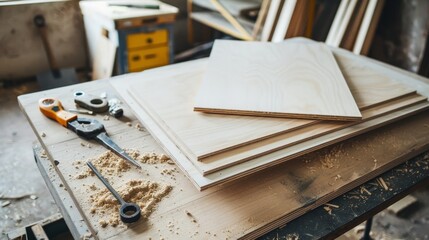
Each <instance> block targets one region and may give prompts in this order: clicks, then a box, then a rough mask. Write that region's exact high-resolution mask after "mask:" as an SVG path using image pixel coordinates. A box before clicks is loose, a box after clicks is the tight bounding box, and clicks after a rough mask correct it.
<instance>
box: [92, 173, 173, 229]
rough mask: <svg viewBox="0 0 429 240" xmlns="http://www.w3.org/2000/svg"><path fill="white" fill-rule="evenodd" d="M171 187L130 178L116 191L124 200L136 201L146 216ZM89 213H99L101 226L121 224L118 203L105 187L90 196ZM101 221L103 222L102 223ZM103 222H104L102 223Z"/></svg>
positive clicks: (144, 216) (146, 216) (143, 215)
mask: <svg viewBox="0 0 429 240" xmlns="http://www.w3.org/2000/svg"><path fill="white" fill-rule="evenodd" d="M171 189H172V187H171V186H169V185H166V184H161V183H157V182H152V181H144V180H130V181H128V182H127V183H125V184H124V185H122V186H121V187H120V188H116V191H117V192H118V193H119V194H120V195H121V196H122V198H123V199H124V200H125V201H126V202H131V203H136V204H137V205H139V206H140V208H141V214H142V217H143V218H148V217H149V216H150V214H151V213H152V212H153V211H154V210H155V207H156V205H157V203H159V202H160V201H161V200H162V198H163V197H165V196H166V195H168V193H169V192H170V191H171ZM90 202H91V205H92V207H91V210H90V211H91V213H92V214H98V215H100V217H101V219H100V221H99V223H100V226H101V227H103V226H104V227H106V226H108V225H110V226H113V227H115V226H117V225H119V224H121V222H120V218H119V213H118V210H119V207H120V205H119V203H118V201H117V200H116V199H115V197H113V195H112V193H111V192H109V190H107V189H102V190H100V191H96V192H95V193H94V194H93V195H91V196H90ZM102 223H103V224H102ZM104 223H105V224H104Z"/></svg>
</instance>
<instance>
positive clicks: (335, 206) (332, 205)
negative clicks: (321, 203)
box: [325, 203, 340, 208]
mask: <svg viewBox="0 0 429 240" xmlns="http://www.w3.org/2000/svg"><path fill="white" fill-rule="evenodd" d="M325 206H328V207H333V208H340V206H338V205H335V204H332V203H325Z"/></svg>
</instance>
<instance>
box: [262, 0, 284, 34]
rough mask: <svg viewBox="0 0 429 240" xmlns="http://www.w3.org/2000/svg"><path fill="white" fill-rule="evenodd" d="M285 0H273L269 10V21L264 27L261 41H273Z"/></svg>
mask: <svg viewBox="0 0 429 240" xmlns="http://www.w3.org/2000/svg"><path fill="white" fill-rule="evenodd" d="M283 3H284V0H272V1H271V3H270V8H269V9H268V13H267V19H266V21H265V23H264V27H263V29H262V33H261V41H263V42H267V41H271V37H272V34H273V32H274V29H275V26H276V24H277V18H278V16H279V14H280V10H281V7H282V6H283Z"/></svg>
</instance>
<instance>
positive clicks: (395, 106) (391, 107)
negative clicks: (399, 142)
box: [202, 94, 426, 176]
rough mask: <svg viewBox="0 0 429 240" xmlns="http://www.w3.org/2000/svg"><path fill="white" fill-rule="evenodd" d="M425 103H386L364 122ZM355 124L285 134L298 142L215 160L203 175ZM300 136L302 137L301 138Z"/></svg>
mask: <svg viewBox="0 0 429 240" xmlns="http://www.w3.org/2000/svg"><path fill="white" fill-rule="evenodd" d="M424 101H426V98H425V97H423V96H420V95H417V94H416V95H415V96H409V97H404V99H401V100H398V102H397V103H392V104H387V103H386V104H385V105H386V106H381V107H377V108H379V109H377V108H376V109H372V110H367V111H368V113H367V112H364V115H365V120H364V121H369V120H371V119H374V118H377V117H380V116H383V115H386V114H389V113H392V112H395V111H398V110H401V109H404V108H407V107H410V106H413V105H417V104H419V103H423V102H424ZM355 124H357V123H349V124H337V125H335V124H329V123H327V125H328V126H326V125H325V126H323V128H325V129H323V130H320V131H318V130H317V128H320V126H318V125H314V126H310V127H307V128H303V129H300V130H298V131H296V132H290V133H287V134H284V139H290V138H296V140H294V141H291V142H288V143H285V144H284V145H282V144H276V142H271V143H267V144H266V146H267V150H265V151H263V150H261V151H260V152H258V153H257V154H255V155H253V156H247V157H244V158H242V159H240V160H238V161H224V162H226V163H224V164H217V162H216V160H215V161H214V164H211V165H213V167H212V168H210V169H209V168H207V169H206V170H204V169H203V170H202V171H203V172H204V174H203V175H204V176H206V175H208V174H211V173H215V172H217V171H220V170H222V169H226V168H228V167H231V166H234V165H238V164H240V163H243V162H246V161H249V160H252V159H256V158H259V157H262V156H264V155H266V154H270V153H273V152H275V151H279V150H282V149H285V148H287V147H291V146H293V145H296V144H299V143H302V142H305V141H307V140H309V139H311V138H316V137H319V136H323V135H326V134H329V133H332V132H335V131H338V130H341V129H344V128H347V127H351V126H353V125H355ZM329 125H331V126H329ZM300 135H301V136H302V137H299V136H300ZM277 142H282V140H277ZM256 144H257V143H256ZM256 144H254V145H255V146H249V148H257V147H260V146H256ZM263 144H264V143H262V144H261V145H263ZM270 145H271V146H270ZM270 147H271V148H270ZM243 151H246V150H243ZM248 151H250V150H248ZM232 154H234V153H232ZM217 161H222V159H221V158H219V159H218V160H217ZM216 164H217V165H216ZM207 165H209V164H207Z"/></svg>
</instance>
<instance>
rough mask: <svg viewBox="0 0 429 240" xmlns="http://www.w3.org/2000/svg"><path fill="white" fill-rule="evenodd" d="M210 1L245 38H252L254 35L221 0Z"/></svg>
mask: <svg viewBox="0 0 429 240" xmlns="http://www.w3.org/2000/svg"><path fill="white" fill-rule="evenodd" d="M210 2H211V3H212V4H213V6H215V8H216V9H217V10H218V11H219V12H220V14H221V15H222V16H223V17H224V18H225V19H226V20H227V21H228V22H230V23H231V24H232V26H234V28H235V29H237V30H238V31H239V32H240V33H241V34H242V35H243V36H244V38H246V39H247V38H249V39H252V36H251V35H250V34H249V32H248V31H247V30H246V29H245V28H244V27H243V26H242V25H241V24H240V23H239V22H238V21H237V19H235V17H234V16H233V15H231V13H230V12H229V11H228V10H227V9H226V8H225V6H224V5H223V4H222V3H220V2H219V0H210Z"/></svg>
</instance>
